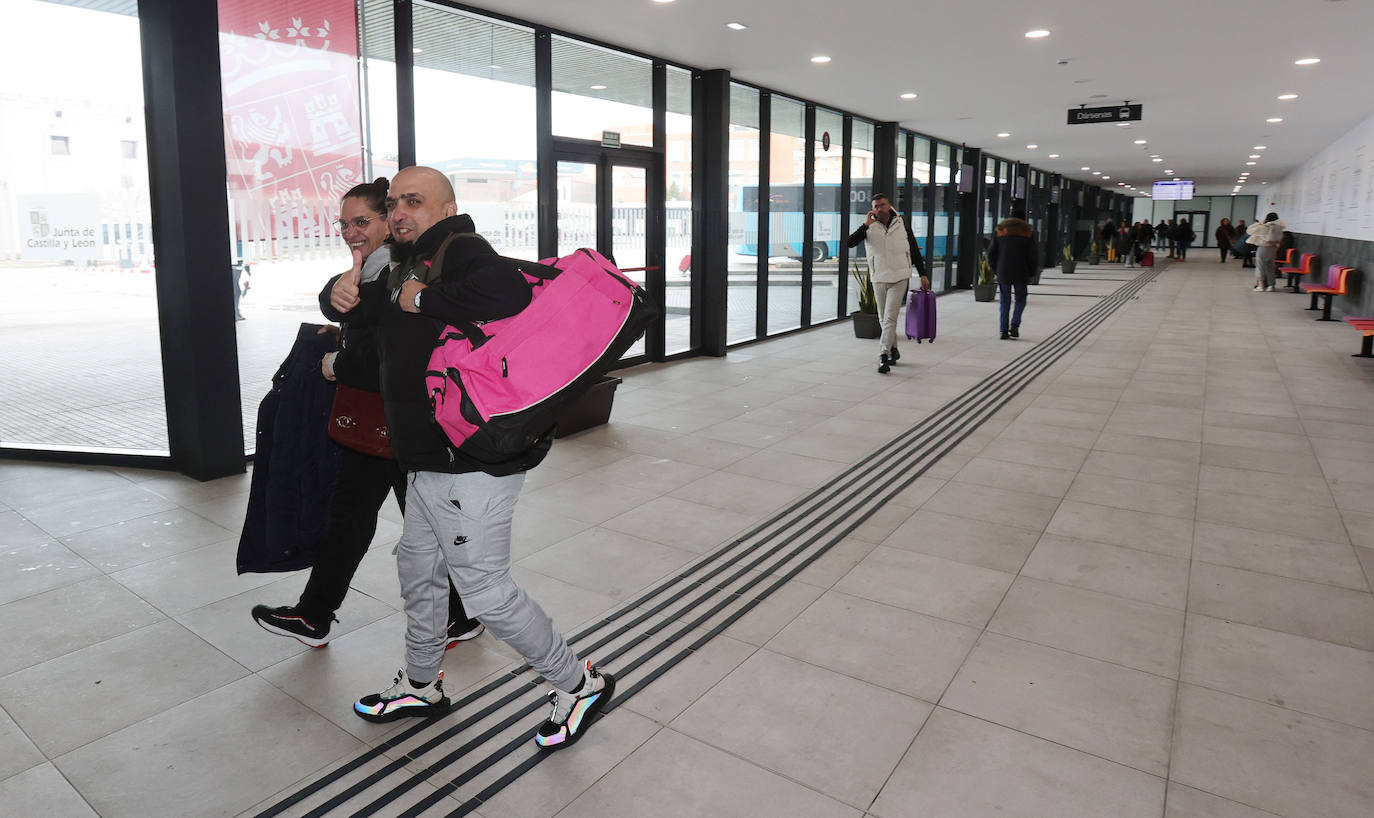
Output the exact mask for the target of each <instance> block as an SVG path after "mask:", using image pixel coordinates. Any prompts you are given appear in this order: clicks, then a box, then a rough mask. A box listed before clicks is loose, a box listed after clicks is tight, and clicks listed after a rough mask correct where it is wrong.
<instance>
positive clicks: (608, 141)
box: [601, 131, 620, 148]
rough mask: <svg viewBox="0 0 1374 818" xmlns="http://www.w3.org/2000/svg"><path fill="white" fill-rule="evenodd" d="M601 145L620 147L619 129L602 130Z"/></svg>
mask: <svg viewBox="0 0 1374 818" xmlns="http://www.w3.org/2000/svg"><path fill="white" fill-rule="evenodd" d="M601 147H603V148H618V147H620V132H619V131H602V132H601Z"/></svg>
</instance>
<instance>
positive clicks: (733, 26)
mask: <svg viewBox="0 0 1374 818" xmlns="http://www.w3.org/2000/svg"><path fill="white" fill-rule="evenodd" d="M725 27H726V28H728V29H730V30H731V31H744V30H745V29H746V28H748V27H749V26H746V25H745V24H744V23H726V24H725Z"/></svg>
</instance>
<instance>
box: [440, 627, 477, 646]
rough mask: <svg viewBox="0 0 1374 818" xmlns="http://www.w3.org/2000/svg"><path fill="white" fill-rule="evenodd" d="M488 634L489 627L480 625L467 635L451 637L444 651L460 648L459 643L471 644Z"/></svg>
mask: <svg viewBox="0 0 1374 818" xmlns="http://www.w3.org/2000/svg"><path fill="white" fill-rule="evenodd" d="M486 632H487V626H486V625H480V624H479V625H478V626H477V627H475V628H473V629H472V630H470V631H468V632H467V633H465V634H462V635H461V636H450V637H449V638H448V644H447V645H444V650H453V649H454V648H456V647H458V643H460V642H470V641H472V640H473V639H476V638H477V637H479V636H481V635H482V634H484V633H486Z"/></svg>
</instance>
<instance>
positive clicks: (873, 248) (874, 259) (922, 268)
mask: <svg viewBox="0 0 1374 818" xmlns="http://www.w3.org/2000/svg"><path fill="white" fill-rule="evenodd" d="M861 241H862V242H865V245H864V247H865V249H866V250H867V252H868V267H869V270H870V272H871V273H872V275H873V295H874V297H875V299H876V301H877V304H878V323H879V324H880V325H881V326H882V335H881V337H880V338H879V343H880V344H881V345H882V350H881V352H880V354H879V355H878V371H879V372H880V373H882V374H884V375H886V374H887V373H888V372H890V371H892V365H893V364H895V363H897V359H898V358H900V357H901V356H900V355H898V354H897V312H898V310H900V309H901V306H902V299H904V298H905V297H906V290H907V285H908V282H910V280H911V268H912V266H913V265H914V266H915V267H916V272H918V273H920V275H921V289H923V290H928V289H930V278H928V277H927V276H926V263H925V260H924V259H922V258H921V246H920V245H919V244H917V243H916V236H915V235H913V234H912V232H911V227H910V225H908V224H907V223H906V220H905V219H903V218H902V217H901V214H899V213H898V212H897V211H896V210H893V209H892V201H891V200H890V199H888V198H887V196H886V195H884V194H882V193H875V194H874V195H873V209H872V210H870V211H868V218H867V219H866V220H865V221H864V223H863V224H861V225H859V229H858V230H855V231H854V234H853V235H851V236H850V237H849V241H848V242H847V243H848V245H849V246H850V247H857V246H858V245H859V242H861Z"/></svg>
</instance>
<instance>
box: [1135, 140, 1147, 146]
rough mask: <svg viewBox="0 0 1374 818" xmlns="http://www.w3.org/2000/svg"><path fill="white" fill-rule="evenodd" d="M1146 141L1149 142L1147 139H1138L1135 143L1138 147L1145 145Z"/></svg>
mask: <svg viewBox="0 0 1374 818" xmlns="http://www.w3.org/2000/svg"><path fill="white" fill-rule="evenodd" d="M1146 141H1148V140H1145V139H1137V140H1136V141H1135V143H1136V144H1137V145H1144V144H1145V143H1146Z"/></svg>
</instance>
